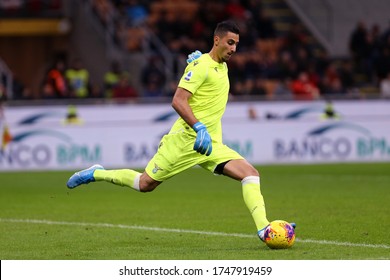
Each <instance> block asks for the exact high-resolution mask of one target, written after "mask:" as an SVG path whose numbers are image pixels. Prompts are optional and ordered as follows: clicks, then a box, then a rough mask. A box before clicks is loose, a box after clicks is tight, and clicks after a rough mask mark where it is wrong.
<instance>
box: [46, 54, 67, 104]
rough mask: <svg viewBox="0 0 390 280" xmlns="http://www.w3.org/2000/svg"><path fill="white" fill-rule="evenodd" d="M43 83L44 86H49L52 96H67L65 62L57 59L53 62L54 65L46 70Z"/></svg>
mask: <svg viewBox="0 0 390 280" xmlns="http://www.w3.org/2000/svg"><path fill="white" fill-rule="evenodd" d="M44 84H45V86H49V87H51V90H52V91H53V95H54V97H56V98H65V97H69V93H68V88H67V83H66V78H65V62H64V61H63V60H57V61H56V62H55V63H54V66H53V67H52V68H51V69H50V70H49V71H48V73H47V75H46V79H45V82H44ZM45 86H44V87H45ZM47 90H48V89H47Z"/></svg>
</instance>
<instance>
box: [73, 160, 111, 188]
mask: <svg viewBox="0 0 390 280" xmlns="http://www.w3.org/2000/svg"><path fill="white" fill-rule="evenodd" d="M96 169H104V167H103V166H101V165H99V164H95V165H92V166H91V167H89V168H87V169H84V170H81V171H79V172H76V173H75V174H73V175H72V176H71V177H70V178H69V180H68V182H67V183H66V185H67V187H68V188H69V189H73V188H75V187H77V186H79V185H81V184H88V183H90V182H94V181H95V178H94V177H93V173H94V172H95V170H96Z"/></svg>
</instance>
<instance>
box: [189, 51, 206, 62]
mask: <svg viewBox="0 0 390 280" xmlns="http://www.w3.org/2000/svg"><path fill="white" fill-rule="evenodd" d="M201 55H202V53H201V52H200V51H198V50H196V51H194V52H192V53H190V54H189V55H188V58H187V63H188V64H190V63H191V62H193V61H194V60H195V59H198V58H199V57H200V56H201Z"/></svg>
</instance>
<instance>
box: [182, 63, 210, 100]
mask: <svg viewBox="0 0 390 280" xmlns="http://www.w3.org/2000/svg"><path fill="white" fill-rule="evenodd" d="M207 69H208V68H207V63H204V62H203V63H202V61H199V60H197V61H195V62H193V63H191V64H189V65H188V66H187V67H186V69H185V71H184V74H183V76H182V77H181V79H180V82H179V85H178V87H181V88H184V89H186V90H188V91H189V92H191V93H192V94H194V93H195V92H196V91H197V90H198V88H199V87H200V86H201V85H202V84H203V82H204V81H205V80H206V77H207Z"/></svg>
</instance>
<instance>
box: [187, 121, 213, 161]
mask: <svg viewBox="0 0 390 280" xmlns="http://www.w3.org/2000/svg"><path fill="white" fill-rule="evenodd" d="M192 128H193V129H194V130H195V132H196V140H195V144H194V150H195V151H197V152H198V153H200V154H202V155H204V154H206V156H209V155H210V154H211V152H212V150H213V147H212V145H211V137H210V134H209V132H208V131H207V128H206V126H205V125H204V124H203V123H201V122H197V123H196V124H194V126H193V127H192Z"/></svg>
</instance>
